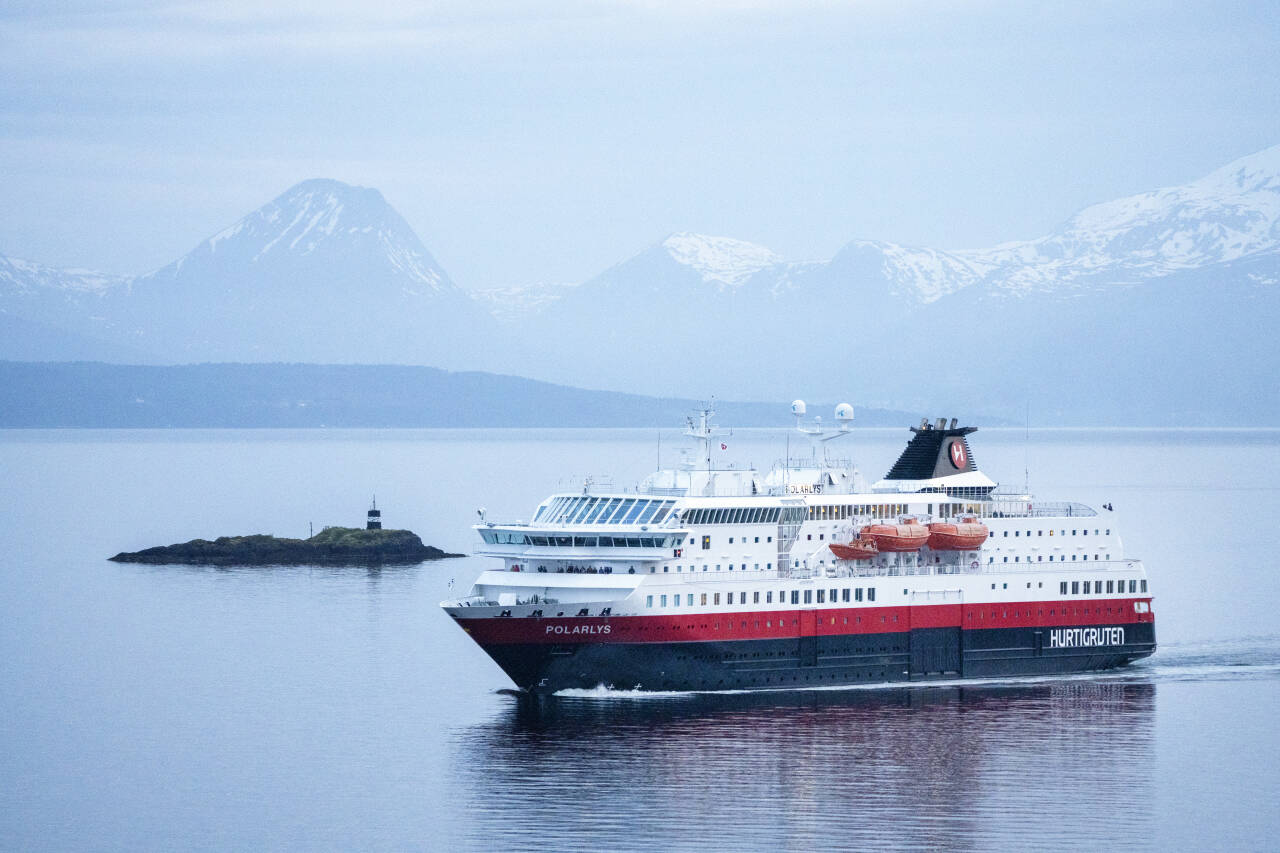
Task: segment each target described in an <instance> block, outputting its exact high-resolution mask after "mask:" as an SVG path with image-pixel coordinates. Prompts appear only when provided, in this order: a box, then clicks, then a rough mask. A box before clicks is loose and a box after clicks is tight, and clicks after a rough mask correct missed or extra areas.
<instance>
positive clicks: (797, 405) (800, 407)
mask: <svg viewBox="0 0 1280 853" xmlns="http://www.w3.org/2000/svg"><path fill="white" fill-rule="evenodd" d="M806 411H808V410H807V409H806V408H805V405H804V400H796V401H794V402H793V403H792V404H791V414H793V415H797V416H800V415H803V414H804V413H805V412H806Z"/></svg>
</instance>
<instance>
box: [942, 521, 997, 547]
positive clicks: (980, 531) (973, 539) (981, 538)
mask: <svg viewBox="0 0 1280 853" xmlns="http://www.w3.org/2000/svg"><path fill="white" fill-rule="evenodd" d="M988 534H989V531H988V530H987V526H986V525H985V524H983V523H981V522H980V521H978V519H976V518H966V519H963V520H961V521H959V522H950V521H935V522H934V523H933V524H930V525H929V547H930V548H932V549H933V550H935V551H976V550H977V549H979V548H981V547H982V543H983V542H986V541H987V536H988Z"/></svg>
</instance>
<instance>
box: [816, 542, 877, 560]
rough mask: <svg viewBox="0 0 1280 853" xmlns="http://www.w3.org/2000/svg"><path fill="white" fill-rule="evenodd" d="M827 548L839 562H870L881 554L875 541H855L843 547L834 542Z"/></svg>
mask: <svg viewBox="0 0 1280 853" xmlns="http://www.w3.org/2000/svg"><path fill="white" fill-rule="evenodd" d="M827 547H828V548H830V549H831V553H832V554H835V555H836V559H837V560H870V559H871V558H872V557H874V556H875V555H876V554H879V553H880V549H879V548H877V547H876V541H875V540H874V539H854V540H853V541H852V542H847V543H845V544H843V545H840V544H838V543H836V542H832V543H831V544H830V545H828V546H827Z"/></svg>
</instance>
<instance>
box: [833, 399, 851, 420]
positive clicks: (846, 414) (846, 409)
mask: <svg viewBox="0 0 1280 853" xmlns="http://www.w3.org/2000/svg"><path fill="white" fill-rule="evenodd" d="M836 420H838V421H851V420H853V406H850V405H849V404H848V403H841V404H840V405H838V406H836Z"/></svg>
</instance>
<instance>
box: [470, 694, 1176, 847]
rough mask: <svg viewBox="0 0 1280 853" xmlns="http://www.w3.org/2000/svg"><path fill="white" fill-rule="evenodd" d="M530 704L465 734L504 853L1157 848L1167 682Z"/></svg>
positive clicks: (476, 811)
mask: <svg viewBox="0 0 1280 853" xmlns="http://www.w3.org/2000/svg"><path fill="white" fill-rule="evenodd" d="M511 702H512V704H511V707H510V708H509V709H508V710H507V711H506V712H505V714H504V715H503V716H502V717H501V719H499V720H497V721H496V722H494V723H492V724H489V725H485V726H479V727H474V728H471V729H467V730H465V731H463V732H462V733H461V734H460V736H459V737H458V739H457V742H456V743H455V745H454V746H455V749H456V750H457V751H458V754H457V756H456V758H457V766H458V767H459V768H468V769H467V770H461V771H460V772H461V773H462V775H463V778H464V779H466V781H467V784H466V785H465V787H466V789H467V792H466V793H465V794H464V796H465V798H466V800H467V802H466V808H467V811H468V814H469V815H470V819H471V820H472V821H473V828H474V830H475V831H476V833H477V835H476V837H475V840H479V839H480V838H484V839H487V841H488V842H489V843H491V844H492V845H493V847H494V848H499V849H500V848H502V847H504V846H513V847H514V846H519V845H520V844H521V843H522V842H523V843H527V842H528V840H529V835H528V833H529V832H530V830H531V829H533V827H531V826H530V825H529V824H528V823H527V822H525V821H521V822H512V821H511V816H512V815H524V816H526V817H527V816H532V815H536V816H537V829H538V831H539V833H540V834H541V835H542V837H543V838H545V839H546V841H547V844H548V846H549V847H554V848H557V849H564V848H583V849H586V848H593V849H617V848H619V847H629V846H631V845H633V844H639V843H640V842H639V839H644V838H659V837H667V838H675V839H679V844H678V846H679V847H680V848H682V849H690V848H697V847H702V846H704V845H705V846H706V848H707V849H766V848H772V849H776V850H789V849H799V848H801V847H805V848H807V847H809V846H811V845H815V846H817V847H821V848H822V849H869V848H873V847H874V848H886V847H889V848H897V847H907V848H910V847H930V848H937V847H942V848H949V849H957V848H969V847H978V846H982V847H986V846H993V845H996V844H999V845H1001V846H1012V847H1014V848H1027V847H1047V846H1058V845H1062V844H1066V845H1070V846H1072V847H1081V846H1084V845H1086V844H1091V843H1096V844H1099V845H1105V846H1106V847H1108V848H1111V847H1115V846H1117V845H1120V846H1135V845H1136V846H1148V845H1149V844H1150V838H1151V831H1150V830H1151V825H1150V823H1151V821H1150V817H1149V815H1150V804H1151V797H1152V795H1153V791H1152V788H1153V785H1152V782H1151V779H1152V775H1153V774H1152V765H1153V762H1154V754H1155V748H1154V747H1155V744H1154V734H1153V729H1154V721H1153V716H1154V714H1153V709H1154V705H1155V686H1154V685H1153V684H1150V683H1134V682H1121V681H1116V682H1107V681H1097V680H1085V679H1081V680H1069V681H1059V682H1055V683H1045V684H1031V685H1019V686H999V687H992V686H950V687H936V688H935V687H911V688H885V689H876V690H844V691H839V690H835V691H804V692H793V693H776V694H775V693H753V694H728V695H726V694H684V695H680V694H672V695H667V696H649V697H643V698H641V697H638V696H637V697H635V698H632V697H627V696H625V694H624V695H618V694H615V695H612V696H607V697H590V698H585V697H584V698H567V697H563V696H556V697H542V698H539V697H531V696H513V697H512V699H511ZM726 845H729V846H726Z"/></svg>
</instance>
